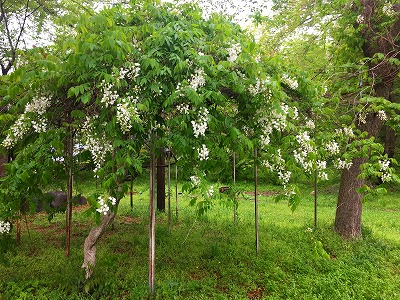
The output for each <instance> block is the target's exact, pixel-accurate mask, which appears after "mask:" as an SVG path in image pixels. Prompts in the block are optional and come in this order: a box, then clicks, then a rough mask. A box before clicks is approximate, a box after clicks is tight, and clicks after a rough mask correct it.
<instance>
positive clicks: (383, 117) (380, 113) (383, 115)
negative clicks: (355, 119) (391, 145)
mask: <svg viewBox="0 0 400 300" xmlns="http://www.w3.org/2000/svg"><path fill="white" fill-rule="evenodd" d="M378 118H379V119H380V120H381V121H386V120H387V115H386V113H385V111H384V110H382V109H381V110H379V111H378Z"/></svg>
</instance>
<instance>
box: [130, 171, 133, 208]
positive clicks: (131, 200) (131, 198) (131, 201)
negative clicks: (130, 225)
mask: <svg viewBox="0 0 400 300" xmlns="http://www.w3.org/2000/svg"><path fill="white" fill-rule="evenodd" d="M130 194H131V195H130V204H131V211H133V175H131V186H130Z"/></svg>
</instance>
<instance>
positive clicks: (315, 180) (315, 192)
mask: <svg viewBox="0 0 400 300" xmlns="http://www.w3.org/2000/svg"><path fill="white" fill-rule="evenodd" d="M317 172H318V171H317V170H315V171H314V228H315V229H317V204H318V203H317V197H318V191H317V186H318V185H317V179H318V178H317V177H318V173H317Z"/></svg>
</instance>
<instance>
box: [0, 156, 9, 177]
mask: <svg viewBox="0 0 400 300" xmlns="http://www.w3.org/2000/svg"><path fill="white" fill-rule="evenodd" d="M7 162H8V156H7V155H2V156H0V177H4V176H6V175H7V174H6V167H5V164H6V163H7Z"/></svg>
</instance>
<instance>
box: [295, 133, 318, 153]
mask: <svg viewBox="0 0 400 300" xmlns="http://www.w3.org/2000/svg"><path fill="white" fill-rule="evenodd" d="M296 140H297V142H298V143H299V144H300V146H301V147H302V148H303V149H305V150H306V151H307V152H313V151H314V147H313V146H312V145H311V139H310V135H309V134H308V132H307V131H304V132H302V133H299V134H298V135H296Z"/></svg>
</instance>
